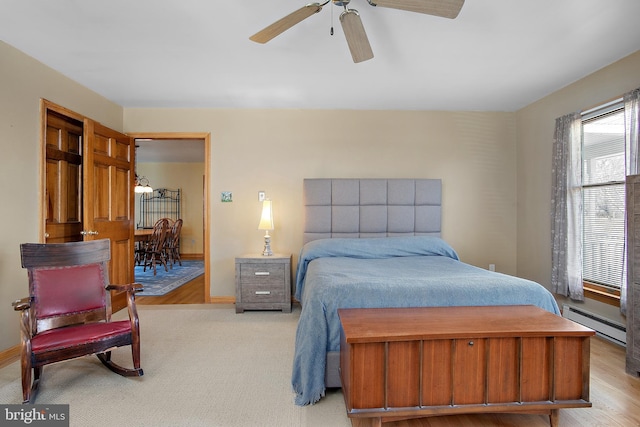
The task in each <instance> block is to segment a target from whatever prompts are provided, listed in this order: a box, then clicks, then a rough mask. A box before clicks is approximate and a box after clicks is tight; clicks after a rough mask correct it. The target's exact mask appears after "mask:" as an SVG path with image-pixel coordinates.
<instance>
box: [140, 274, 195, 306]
mask: <svg viewBox="0 0 640 427" xmlns="http://www.w3.org/2000/svg"><path fill="white" fill-rule="evenodd" d="M204 303H205V299H204V274H203V275H202V276H198V277H196V278H195V279H193V280H192V281H190V282H187V283H185V284H184V285H182V286H180V287H179V288H178V289H175V290H173V291H171V292H169V293H168V294H166V295H162V296H159V297H151V296H147V297H142V296H136V304H138V305H158V304H204Z"/></svg>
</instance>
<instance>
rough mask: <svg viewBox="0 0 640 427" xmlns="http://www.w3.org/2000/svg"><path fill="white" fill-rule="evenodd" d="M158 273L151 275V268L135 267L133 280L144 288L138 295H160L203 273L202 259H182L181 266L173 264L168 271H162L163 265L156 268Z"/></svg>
mask: <svg viewBox="0 0 640 427" xmlns="http://www.w3.org/2000/svg"><path fill="white" fill-rule="evenodd" d="M157 271H158V273H157V274H156V275H155V276H154V275H153V268H147V271H143V268H142V266H136V268H135V281H136V283H140V284H141V285H142V286H143V288H144V290H143V291H142V292H138V293H137V294H136V295H139V296H155V297H157V296H162V295H165V294H168V293H169V292H171V291H173V290H174V289H177V288H179V287H180V286H182V285H184V284H185V283H187V282H189V281H191V280H193V279H195V278H196V277H198V276H200V275H202V274H204V261H194V260H188V261H182V266H180V265H179V264H174V265H173V268H169V271H164V268H163V267H158V268H157Z"/></svg>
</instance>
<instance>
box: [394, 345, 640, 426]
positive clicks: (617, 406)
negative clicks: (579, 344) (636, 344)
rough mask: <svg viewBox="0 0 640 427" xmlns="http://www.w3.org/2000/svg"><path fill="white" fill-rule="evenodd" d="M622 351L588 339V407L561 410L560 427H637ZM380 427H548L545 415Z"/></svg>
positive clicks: (633, 380) (635, 387)
mask: <svg viewBox="0 0 640 427" xmlns="http://www.w3.org/2000/svg"><path fill="white" fill-rule="evenodd" d="M624 365H625V349H624V348H623V347H620V346H618V345H616V344H612V343H610V342H609V341H606V340H604V339H602V338H599V337H594V338H592V339H591V383H590V384H591V385H590V400H591V403H592V404H593V406H592V407H591V408H577V409H561V410H560V416H559V418H558V425H559V426H560V427H592V426H593V427H596V426H597V427H638V426H640V378H637V377H633V376H631V375H627V374H626V373H625V368H624ZM383 426H384V427H494V426H500V427H506V426H511V427H521V426H526V427H549V417H548V416H547V415H520V414H481V415H455V416H446V417H430V418H420V419H413V420H406V421H396V422H389V423H384V424H383Z"/></svg>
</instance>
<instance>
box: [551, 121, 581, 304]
mask: <svg viewBox="0 0 640 427" xmlns="http://www.w3.org/2000/svg"><path fill="white" fill-rule="evenodd" d="M581 134H582V122H581V117H580V113H572V114H568V115H566V116H563V117H559V118H557V119H556V130H555V133H554V140H553V166H552V174H553V176H552V179H553V182H552V196H551V257H552V260H551V290H552V291H553V292H555V293H558V294H561V295H564V296H568V297H570V298H571V299H574V300H579V301H581V300H583V299H584V291H583V288H582V152H581V151H582V143H581V139H582V136H581Z"/></svg>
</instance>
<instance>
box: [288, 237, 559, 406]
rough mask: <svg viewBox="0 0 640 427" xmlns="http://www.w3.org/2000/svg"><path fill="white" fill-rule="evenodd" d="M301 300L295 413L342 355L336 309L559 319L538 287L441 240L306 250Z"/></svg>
mask: <svg viewBox="0 0 640 427" xmlns="http://www.w3.org/2000/svg"><path fill="white" fill-rule="evenodd" d="M296 298H297V299H298V300H299V301H300V302H301V304H302V312H301V314H300V320H299V323H298V329H297V332H296V345H295V354H294V361H293V373H292V385H293V389H294V391H295V393H296V399H295V403H296V404H297V405H308V404H313V403H315V402H317V401H318V400H320V398H321V397H322V396H324V393H325V385H324V375H325V365H326V353H327V352H328V351H339V350H340V320H339V318H338V312H337V310H338V308H354V307H360V308H369V307H427V306H432V307H433V306H480V305H536V306H538V307H541V308H543V309H545V310H548V311H550V312H552V313H555V314H559V313H560V310H559V309H558V305H557V304H556V301H555V299H554V298H553V295H552V294H551V293H550V292H549V291H548V290H547V289H546V288H544V287H543V286H541V285H540V284H538V283H535V282H532V281H529V280H525V279H520V278H517V277H513V276H508V275H505V274H500V273H495V272H490V271H487V270H484V269H481V268H477V267H474V266H471V265H469V264H465V263H463V262H461V261H459V259H458V255H457V254H456V252H455V251H454V250H453V249H452V248H451V247H450V246H449V245H448V244H447V243H446V242H444V241H443V240H442V239H439V238H435V237H390V238H371V239H323V240H316V241H312V242H310V243H307V244H306V245H305V246H304V247H303V249H302V251H301V253H300V258H299V260H298V269H297V274H296Z"/></svg>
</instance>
